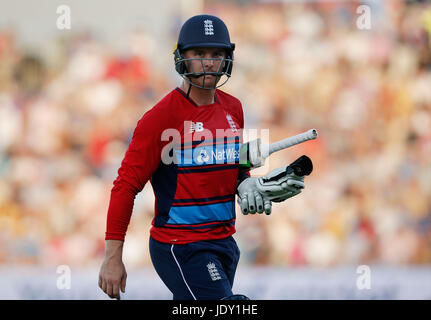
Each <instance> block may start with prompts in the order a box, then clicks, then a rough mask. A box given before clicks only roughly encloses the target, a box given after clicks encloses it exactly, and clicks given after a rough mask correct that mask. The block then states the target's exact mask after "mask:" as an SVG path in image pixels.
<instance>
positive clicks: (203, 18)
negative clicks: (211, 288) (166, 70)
mask: <svg viewBox="0 0 431 320" xmlns="http://www.w3.org/2000/svg"><path fill="white" fill-rule="evenodd" d="M192 48H222V49H225V51H226V58H224V59H215V58H214V60H223V61H222V63H220V69H221V70H217V71H216V72H205V71H203V72H200V73H196V72H193V70H188V69H187V66H186V63H185V62H186V61H188V60H201V62H202V60H208V59H200V58H199V59H198V58H193V59H185V58H183V56H182V53H183V52H184V51H185V50H188V49H192ZM234 50H235V44H234V43H231V42H230V37H229V31H228V29H227V27H226V25H225V23H224V22H223V21H222V20H221V19H220V18H218V17H216V16H212V15H206V14H204V15H197V16H194V17H191V18H190V19H188V20H187V21H186V22H185V23H184V24H183V26H182V28H181V30H180V34H179V36H178V42H177V45H176V46H175V48H174V52H173V53H174V61H175V70H176V71H177V72H178V73H179V74H180V75H181V77H183V78H184V79H185V80H186V81H187V82H189V83H190V84H192V85H194V86H197V87H200V88H204V89H213V88H206V87H202V86H199V85H196V84H194V83H192V82H191V81H190V79H189V78H191V77H200V76H202V75H204V76H205V75H215V76H217V77H221V76H223V75H225V76H227V78H226V81H227V80H228V79H229V77H230V76H231V73H232V66H233V51H234ZM202 63H203V62H202ZM202 69H203V68H202ZM226 81H224V82H223V83H222V84H220V85H218V86H217V87H220V86H221V85H223V84H224V83H226Z"/></svg>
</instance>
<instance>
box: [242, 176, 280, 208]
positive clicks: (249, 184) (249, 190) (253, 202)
mask: <svg viewBox="0 0 431 320" xmlns="http://www.w3.org/2000/svg"><path fill="white" fill-rule="evenodd" d="M258 179H259V178H247V179H245V180H244V181H243V182H241V183H240V185H239V186H238V188H237V191H238V204H239V205H240V207H241V212H242V213H243V214H245V215H247V214H249V213H251V214H254V213H256V212H258V213H263V212H265V213H266V214H267V215H269V214H271V211H272V204H271V200H269V198H265V197H263V196H262V195H261V194H260V193H259V191H258V188H257V180H258Z"/></svg>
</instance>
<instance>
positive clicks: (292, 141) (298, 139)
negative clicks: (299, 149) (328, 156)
mask: <svg viewBox="0 0 431 320" xmlns="http://www.w3.org/2000/svg"><path fill="white" fill-rule="evenodd" d="M316 138H317V130H316V129H310V130H308V131H306V132H303V133H300V134H297V135H296V136H293V137H290V138H286V139H283V140H281V141H278V142H275V143H272V144H270V145H269V150H268V151H269V154H272V153H274V152H276V151H279V150H282V149H286V148H289V147H292V146H294V145H297V144H299V143H302V142H305V141H307V140H312V139H316Z"/></svg>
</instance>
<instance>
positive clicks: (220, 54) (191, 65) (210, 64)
mask: <svg viewBox="0 0 431 320" xmlns="http://www.w3.org/2000/svg"><path fill="white" fill-rule="evenodd" d="M183 57H184V58H185V59H197V60H190V61H186V65H187V69H188V71H189V72H193V73H203V72H221V71H222V70H223V67H224V63H225V62H223V61H222V59H224V58H226V51H225V50H224V49H220V48H194V49H190V50H187V51H185V52H184V54H183ZM217 59H218V60H217ZM219 80H220V76H218V77H216V76H214V75H205V76H204V75H201V76H200V77H198V78H191V81H192V82H193V83H195V84H197V85H200V86H203V87H205V88H213V87H215V85H216V84H217V82H218V81H219Z"/></svg>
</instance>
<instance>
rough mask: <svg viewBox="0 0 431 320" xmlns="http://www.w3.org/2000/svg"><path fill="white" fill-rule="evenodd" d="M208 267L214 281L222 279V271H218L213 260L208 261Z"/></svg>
mask: <svg viewBox="0 0 431 320" xmlns="http://www.w3.org/2000/svg"><path fill="white" fill-rule="evenodd" d="M207 268H208V272H209V273H210V277H211V280H212V281H217V280H221V277H220V273H219V272H218V270H217V267H216V265H215V264H214V263H213V262H210V263H208V264H207Z"/></svg>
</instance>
